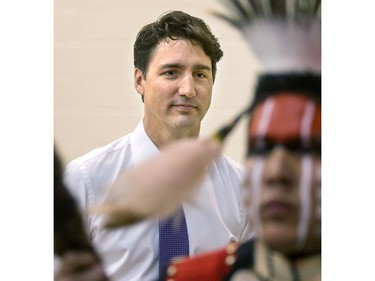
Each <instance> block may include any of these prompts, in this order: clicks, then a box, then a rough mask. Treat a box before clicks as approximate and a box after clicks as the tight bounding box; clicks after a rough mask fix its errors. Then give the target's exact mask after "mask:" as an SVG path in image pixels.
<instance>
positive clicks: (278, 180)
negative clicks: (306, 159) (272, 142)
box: [265, 146, 297, 187]
mask: <svg viewBox="0 0 375 281" xmlns="http://www.w3.org/2000/svg"><path fill="white" fill-rule="evenodd" d="M296 169H297V166H296V163H295V159H294V158H293V156H292V155H291V154H290V152H289V151H288V150H287V149H286V148H285V147H283V146H275V147H274V148H273V149H272V151H271V152H270V154H269V155H268V157H267V161H266V167H265V180H266V182H267V184H269V185H283V186H286V187H287V186H291V185H292V183H293V182H294V175H295V173H296V171H295V170H296Z"/></svg>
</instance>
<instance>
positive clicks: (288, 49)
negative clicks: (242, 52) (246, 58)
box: [213, 0, 321, 141]
mask: <svg viewBox="0 0 375 281" xmlns="http://www.w3.org/2000/svg"><path fill="white" fill-rule="evenodd" d="M219 1H220V2H221V3H223V4H224V6H225V7H227V8H228V14H226V13H225V14H224V13H221V12H213V14H214V15H215V16H217V17H219V18H221V19H223V20H225V21H226V22H228V23H230V24H231V25H232V26H234V27H235V28H236V29H238V30H239V31H240V32H241V33H242V34H243V36H244V39H245V41H246V42H247V44H248V45H249V47H250V48H251V49H252V50H253V52H254V54H255V56H256V57H257V58H258V59H259V61H260V63H261V64H262V65H263V69H264V70H263V73H261V74H260V75H259V77H258V84H257V87H256V90H255V97H254V99H253V102H252V104H250V105H249V107H248V108H246V109H245V110H244V111H242V112H241V113H240V114H239V115H237V116H236V117H235V118H234V119H233V121H232V122H230V123H229V124H228V125H227V126H225V127H223V128H222V129H221V130H220V131H218V132H217V133H216V134H215V135H214V137H215V138H216V139H218V140H220V141H222V140H223V139H224V138H225V136H226V135H227V134H229V132H230V131H231V130H232V129H233V127H234V126H235V125H236V124H237V123H238V121H239V120H240V119H241V117H242V116H244V115H246V114H248V113H249V112H251V110H252V108H253V107H254V105H255V104H257V103H258V102H259V101H261V100H263V99H264V98H265V97H267V95H269V94H272V92H276V91H285V90H294V91H301V92H303V93H306V94H309V93H311V94H312V96H313V97H314V98H318V99H319V101H320V89H321V76H320V73H321V1H320V0H219Z"/></svg>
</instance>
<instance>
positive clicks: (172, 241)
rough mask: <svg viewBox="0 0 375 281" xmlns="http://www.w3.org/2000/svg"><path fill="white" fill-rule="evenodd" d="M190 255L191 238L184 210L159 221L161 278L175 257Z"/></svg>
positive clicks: (179, 210)
mask: <svg viewBox="0 0 375 281" xmlns="http://www.w3.org/2000/svg"><path fill="white" fill-rule="evenodd" d="M188 255H189V237H188V232H187V227H186V220H185V214H184V209H183V208H182V207H181V208H179V209H178V210H177V212H176V213H175V214H173V215H172V216H170V217H168V218H166V219H163V220H160V221H159V276H162V274H163V272H164V271H165V270H166V268H167V266H168V264H169V262H170V261H171V259H172V258H174V257H180V256H188Z"/></svg>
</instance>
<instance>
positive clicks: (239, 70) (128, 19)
mask: <svg viewBox="0 0 375 281" xmlns="http://www.w3.org/2000/svg"><path fill="white" fill-rule="evenodd" d="M54 10H55V11H54V12H55V14H54V19H55V22H54V54H55V57H54V87H55V89H54V90H55V99H54V115H55V118H54V136H55V143H56V145H57V147H58V149H59V151H60V153H61V154H62V158H63V160H64V162H65V164H66V163H67V162H69V161H71V160H72V159H74V158H75V157H78V156H80V155H82V154H84V153H86V152H88V151H90V150H92V149H94V148H96V147H98V146H102V145H105V144H107V143H109V142H111V141H112V140H114V139H116V138H118V137H120V136H122V135H124V134H126V133H128V132H130V131H132V130H133V129H134V127H135V126H136V125H137V123H138V122H139V121H140V120H141V118H142V113H143V104H142V102H141V100H140V97H139V95H138V94H137V93H136V91H135V89H134V83H133V52H132V48H133V43H134V40H135V37H136V35H137V33H138V31H139V29H140V28H141V27H142V26H143V25H145V24H147V23H150V22H152V21H154V20H156V19H157V18H158V16H159V15H160V14H161V13H163V12H165V11H169V10H182V11H185V12H187V13H189V14H192V15H194V16H198V17H201V18H202V19H204V20H205V21H206V22H207V23H208V24H209V25H210V27H211V29H212V31H213V33H214V34H215V35H216V36H218V38H219V39H220V43H221V46H222V48H223V51H224V57H223V59H222V60H221V61H220V62H219V63H218V73H217V77H216V81H215V84H214V90H213V98H212V104H211V108H210V110H209V111H208V113H207V115H206V117H205V119H204V121H203V123H202V129H201V134H202V135H209V134H211V133H212V132H213V131H214V130H215V129H216V128H218V127H219V126H221V125H222V124H223V123H224V122H227V121H228V120H229V119H231V117H232V116H234V115H235V114H236V113H237V112H238V111H239V110H241V109H242V108H244V106H246V104H247V103H248V102H249V100H250V99H251V97H252V89H253V87H254V83H255V81H256V75H257V73H259V71H260V70H261V66H260V64H259V63H258V61H257V60H256V59H255V58H254V56H253V54H252V53H251V50H250V48H248V46H247V45H246V43H245V41H244V40H243V38H242V36H241V34H240V33H239V32H238V31H236V30H234V29H233V28H232V27H231V26H229V25H228V24H227V23H225V22H223V21H221V20H219V19H217V18H215V17H213V16H212V15H211V14H210V13H209V11H212V10H223V6H221V5H220V4H219V1H218V0H204V1H192V0H137V1H130V0H55V4H54ZM245 125H246V121H245V120H242V122H241V123H240V125H239V126H238V127H237V128H236V130H235V131H234V133H233V134H232V135H231V136H230V138H229V140H228V142H227V143H226V145H225V148H224V152H225V153H226V154H228V155H229V156H231V157H232V158H234V159H235V160H237V161H239V162H241V163H243V162H244V153H245Z"/></svg>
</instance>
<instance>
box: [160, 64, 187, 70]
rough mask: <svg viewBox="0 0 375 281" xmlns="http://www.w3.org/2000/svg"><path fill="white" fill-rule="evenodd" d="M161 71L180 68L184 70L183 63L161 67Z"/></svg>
mask: <svg viewBox="0 0 375 281" xmlns="http://www.w3.org/2000/svg"><path fill="white" fill-rule="evenodd" d="M160 68H161V69H168V68H179V69H182V68H184V66H183V65H182V64H181V63H166V64H163V65H162V66H160Z"/></svg>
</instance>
